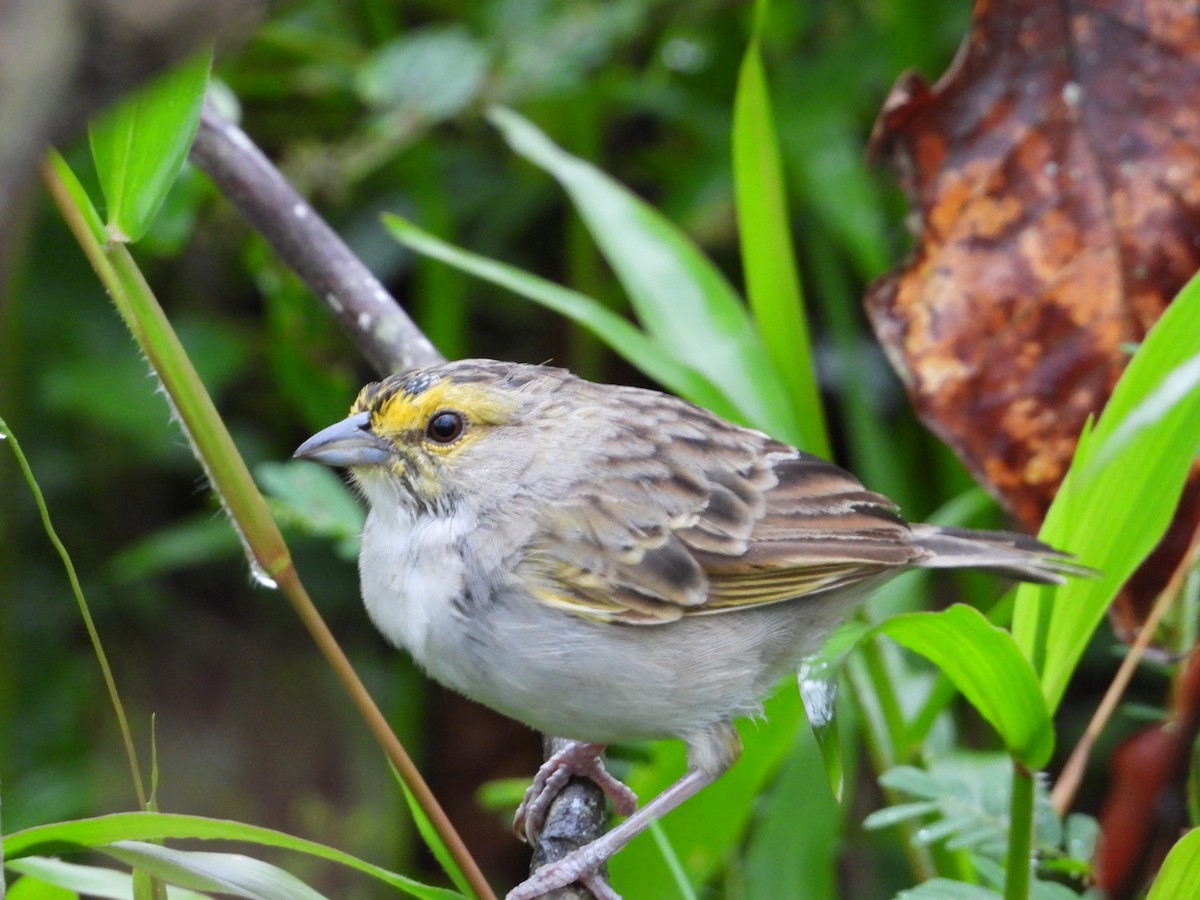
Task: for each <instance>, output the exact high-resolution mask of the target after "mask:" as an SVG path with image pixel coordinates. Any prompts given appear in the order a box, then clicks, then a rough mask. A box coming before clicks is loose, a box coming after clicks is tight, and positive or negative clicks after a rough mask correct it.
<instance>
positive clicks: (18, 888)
mask: <svg viewBox="0 0 1200 900" xmlns="http://www.w3.org/2000/svg"><path fill="white" fill-rule="evenodd" d="M126 877H128V876H126ZM93 896H96V897H106V896H110V895H105V894H104V893H98V894H95V895H93ZM4 897H5V900H79V894H77V893H76V892H75V891H72V890H70V889H68V888H64V887H59V886H58V885H56V884H54V883H52V882H46V881H41V880H40V879H37V878H31V877H25V878H18V879H17V880H16V881H15V882H13V883H11V884H9V885H8V889H7V892H6V893H5V894H4ZM127 898H128V900H132V898H131V897H130V895H129V894H123V895H121V896H120V897H116V898H114V900H127ZM205 900H207V898H205Z"/></svg>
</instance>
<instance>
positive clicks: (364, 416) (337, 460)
mask: <svg viewBox="0 0 1200 900" xmlns="http://www.w3.org/2000/svg"><path fill="white" fill-rule="evenodd" d="M390 455H391V446H390V445H389V444H388V442H387V441H385V440H383V438H380V437H376V436H375V435H374V434H372V433H371V417H370V414H369V413H365V412H360V413H355V414H354V415H352V416H350V417H349V418H346V419H342V421H340V422H338V423H337V424H335V425H330V426H329V427H328V428H325V429H323V430H321V431H318V432H317V433H316V434H314V435H313V436H312V437H310V438H309V439H308V440H307V441H305V442H304V443H303V444H301V445H300V446H299V447H297V448H296V452H295V453H293V454H292V456H293V457H295V458H296V459H311V460H312V461H313V462H319V463H323V464H325V465H327V466H342V467H347V468H348V467H353V466H374V465H379V464H380V463H382V462H385V461H386V460H387V458H388V457H389V456H390Z"/></svg>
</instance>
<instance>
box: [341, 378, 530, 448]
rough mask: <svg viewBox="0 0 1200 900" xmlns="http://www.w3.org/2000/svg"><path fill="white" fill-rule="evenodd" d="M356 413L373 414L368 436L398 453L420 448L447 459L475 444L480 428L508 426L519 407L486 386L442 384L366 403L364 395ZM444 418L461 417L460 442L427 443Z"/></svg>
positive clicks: (377, 394) (381, 394)
mask: <svg viewBox="0 0 1200 900" xmlns="http://www.w3.org/2000/svg"><path fill="white" fill-rule="evenodd" d="M354 409H355V411H361V410H362V409H367V410H368V411H369V412H370V413H371V430H372V431H373V432H375V434H377V435H378V436H379V437H382V438H386V439H388V440H391V441H393V442H394V443H395V444H396V445H397V446H398V447H399V446H404V445H405V444H408V445H413V444H421V445H424V446H425V447H426V448H427V449H429V450H433V451H436V452H438V453H443V454H445V453H451V452H454V451H455V450H456V449H460V448H461V447H462V446H464V445H467V444H470V443H474V441H475V440H477V439H478V437H479V435H480V426H488V425H503V424H505V423H506V422H508V421H511V419H512V417H513V416H514V415H515V413H516V411H517V403H516V401H515V399H514V398H513V397H511V396H509V395H508V394H507V393H506V392H504V391H502V390H497V389H496V388H494V387H491V386H489V385H485V384H481V383H479V382H456V381H454V380H452V379H442V380H440V381H437V382H435V383H433V384H430V385H429V386H428V387H424V388H423V389H422V390H420V391H419V392H416V393H410V392H409V391H407V390H405V389H404V388H403V387H401V388H399V389H398V390H395V391H391V392H388V391H383V390H376V391H374V392H373V393H372V395H371V396H369V397H368V396H366V392H365V391H364V394H363V395H360V396H359V399H358V400H357V401H356V402H355V404H354ZM445 412H451V413H457V414H459V415H461V416H462V418H463V422H464V426H465V427H464V429H463V433H462V436H461V437H460V438H458V439H456V440H453V441H450V442H448V443H443V442H438V441H433V440H430V439H429V438H428V435H427V431H428V429H429V424H430V422H431V421H432V420H433V419H434V418H435V417H437V416H438V415H439V414H440V413H445Z"/></svg>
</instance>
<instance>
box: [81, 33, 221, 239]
mask: <svg viewBox="0 0 1200 900" xmlns="http://www.w3.org/2000/svg"><path fill="white" fill-rule="evenodd" d="M211 62H212V53H211V51H209V52H206V53H203V54H200V55H198V56H196V57H194V58H192V59H191V60H189V61H188V62H185V63H184V64H183V65H181V66H178V67H177V68H175V69H173V70H171V71H170V72H168V73H167V74H166V75H164V76H162V77H161V78H159V79H157V80H156V81H154V82H153V83H152V84H150V85H148V86H146V87H144V88H142V89H141V90H139V91H138V92H137V93H135V94H134V95H132V96H131V97H129V98H127V99H125V100H123V101H122V102H121V103H120V104H119V105H118V106H117V107H116V108H115V109H112V110H110V111H108V112H106V113H104V114H103V115H102V116H100V117H99V118H98V119H96V120H95V121H94V122H93V123H92V124H91V126H90V127H89V129H88V136H89V137H90V139H91V145H92V156H93V158H94V159H95V161H96V172H97V173H98V174H99V176H100V187H101V189H102V190H103V191H104V197H105V200H106V201H107V202H108V222H107V226H106V227H107V232H108V236H109V237H110V238H111V239H113V240H116V241H121V242H133V241H136V240H138V239H139V238H141V237H142V235H144V234H145V233H146V230H147V229H148V228H149V227H150V223H151V222H152V221H153V220H154V214H155V213H156V212H158V208H159V207H160V206H161V205H162V202H163V200H164V199H165V198H166V196H167V191H169V190H170V189H171V185H172V184H173V183H174V182H175V177H176V176H177V175H178V174H179V170H180V168H181V167H182V166H183V162H184V160H185V159H186V158H187V153H188V149H189V148H190V147H191V146H192V138H194V137H195V136H196V129H197V127H199V125H200V108H201V106H203V104H204V92H205V90H206V88H207V86H208V70H209V66H210V64H211Z"/></svg>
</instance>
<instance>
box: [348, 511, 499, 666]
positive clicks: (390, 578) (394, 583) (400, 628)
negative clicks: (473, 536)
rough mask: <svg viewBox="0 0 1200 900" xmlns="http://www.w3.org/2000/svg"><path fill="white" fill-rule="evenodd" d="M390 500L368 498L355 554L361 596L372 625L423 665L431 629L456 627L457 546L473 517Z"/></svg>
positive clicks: (460, 584) (460, 566)
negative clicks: (425, 508) (363, 526)
mask: <svg viewBox="0 0 1200 900" xmlns="http://www.w3.org/2000/svg"><path fill="white" fill-rule="evenodd" d="M369 493H370V491H369V489H368V494H369ZM374 499H376V498H372V500H374ZM389 500H390V502H372V503H371V511H370V512H369V513H368V515H367V523H366V528H365V530H364V532H363V542H362V553H361V555H360V557H359V572H360V575H361V579H362V593H363V602H364V603H365V605H366V607H367V613H368V615H370V617H371V621H372V622H374V623H375V627H377V628H378V629H379V630H380V631H381V632H383V634H384V636H385V637H386V638H387V639H388V640H390V641H392V642H393V643H395V644H397V645H399V646H401V647H403V648H404V649H406V650H407V651H408V652H409V653H410V654H411V655H412V656H413V658H414V659H416V660H417V662H418V663H421V664H423V665H424V664H427V652H426V649H427V647H428V644H429V638H430V635H431V634H433V633H434V632H435V631H438V630H439V629H440V628H444V627H454V623H453V621H452V620H453V617H454V615H455V612H454V603H453V601H454V600H455V598H457V597H460V596H461V594H462V592H463V590H464V585H465V583H466V563H465V561H464V560H463V557H462V554H461V552H460V548H461V547H462V544H463V539H464V537H465V536H466V535H467V534H468V533H469V532H471V531H472V530H473V529H474V528H475V527H476V517H475V516H474V514H472V513H469V512H467V511H465V510H463V509H459V510H456V511H454V512H449V511H445V510H438V511H436V512H435V511H429V510H417V509H414V508H413V507H412V506H410V505H408V504H405V503H397V502H395V498H394V497H393V498H389Z"/></svg>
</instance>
